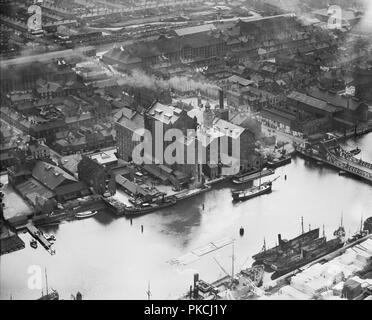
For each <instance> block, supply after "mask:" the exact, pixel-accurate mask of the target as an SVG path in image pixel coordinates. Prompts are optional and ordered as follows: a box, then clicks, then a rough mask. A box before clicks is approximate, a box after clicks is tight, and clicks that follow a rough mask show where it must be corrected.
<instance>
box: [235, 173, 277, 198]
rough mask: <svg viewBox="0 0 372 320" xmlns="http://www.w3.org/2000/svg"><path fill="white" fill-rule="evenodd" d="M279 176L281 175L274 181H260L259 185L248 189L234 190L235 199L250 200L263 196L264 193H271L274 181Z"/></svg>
mask: <svg viewBox="0 0 372 320" xmlns="http://www.w3.org/2000/svg"><path fill="white" fill-rule="evenodd" d="M278 178H279V177H277V178H275V179H274V180H272V181H268V182H264V183H262V184H261V181H260V184H259V185H258V186H253V187H251V188H248V189H246V190H241V191H232V197H233V201H243V200H249V199H252V198H255V197H258V196H261V195H263V194H267V193H270V192H271V191H272V184H273V182H274V181H275V180H277V179H278ZM260 180H261V179H260Z"/></svg>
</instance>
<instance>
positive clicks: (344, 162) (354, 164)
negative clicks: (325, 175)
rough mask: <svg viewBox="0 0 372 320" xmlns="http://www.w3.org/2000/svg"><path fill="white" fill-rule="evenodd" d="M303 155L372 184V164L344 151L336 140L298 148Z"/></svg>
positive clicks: (332, 139)
mask: <svg viewBox="0 0 372 320" xmlns="http://www.w3.org/2000/svg"><path fill="white" fill-rule="evenodd" d="M295 149H296V151H297V152H298V153H300V154H301V155H303V156H305V157H308V158H311V159H313V160H316V161H320V162H323V163H326V164H328V165H330V166H332V167H334V168H336V169H338V170H340V171H343V172H345V173H348V174H350V175H352V176H355V177H358V178H360V179H362V180H364V181H366V182H369V183H372V163H369V162H366V161H363V160H361V159H357V158H356V157H355V156H354V155H353V154H351V153H350V152H348V151H346V150H344V149H343V148H342V147H341V146H340V145H339V144H338V142H337V140H336V139H335V138H331V139H329V140H323V141H321V142H319V143H317V144H313V145H310V144H305V147H301V146H296V147H295Z"/></svg>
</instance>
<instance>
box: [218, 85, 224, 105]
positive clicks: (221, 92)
mask: <svg viewBox="0 0 372 320" xmlns="http://www.w3.org/2000/svg"><path fill="white" fill-rule="evenodd" d="M218 92H219V98H220V109H223V108H224V106H223V90H222V89H219V90H218Z"/></svg>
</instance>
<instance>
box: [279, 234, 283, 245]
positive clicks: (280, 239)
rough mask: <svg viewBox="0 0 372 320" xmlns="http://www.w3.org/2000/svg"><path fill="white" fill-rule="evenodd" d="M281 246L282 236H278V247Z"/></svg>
mask: <svg viewBox="0 0 372 320" xmlns="http://www.w3.org/2000/svg"><path fill="white" fill-rule="evenodd" d="M281 244H282V235H281V234H280V233H279V234H278V245H279V246H280V245H281Z"/></svg>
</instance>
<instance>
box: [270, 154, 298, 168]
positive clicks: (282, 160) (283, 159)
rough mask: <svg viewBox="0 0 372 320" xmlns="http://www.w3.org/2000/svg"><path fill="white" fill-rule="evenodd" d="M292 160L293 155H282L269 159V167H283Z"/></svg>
mask: <svg viewBox="0 0 372 320" xmlns="http://www.w3.org/2000/svg"><path fill="white" fill-rule="evenodd" d="M291 162H292V157H291V155H285V154H283V155H281V156H280V157H279V158H275V159H273V160H269V161H267V167H268V168H272V169H275V168H279V167H282V166H284V165H286V164H289V163H291Z"/></svg>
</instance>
